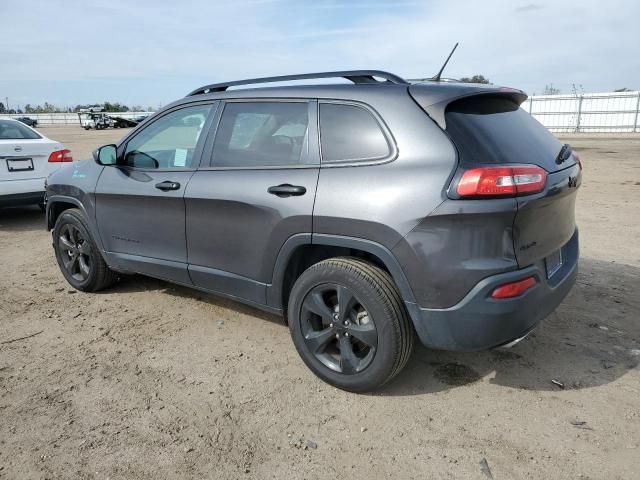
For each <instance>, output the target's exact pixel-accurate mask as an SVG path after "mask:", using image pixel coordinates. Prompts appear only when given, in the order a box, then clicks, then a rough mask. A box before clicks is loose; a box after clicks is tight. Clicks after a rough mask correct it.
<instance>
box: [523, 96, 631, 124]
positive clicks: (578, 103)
mask: <svg viewBox="0 0 640 480" xmlns="http://www.w3.org/2000/svg"><path fill="white" fill-rule="evenodd" d="M522 108H523V109H525V110H526V111H527V112H529V113H530V114H531V115H532V116H533V117H534V118H535V119H536V120H538V121H539V122H540V123H542V124H543V125H544V126H545V127H547V128H548V129H549V130H551V131H552V132H557V133H572V132H575V133H577V132H583V133H606V132H610V133H637V132H640V124H639V123H638V122H639V121H640V118H639V115H638V113H639V111H640V92H636V91H634V92H609V93H584V94H579V95H536V96H532V97H529V98H528V99H527V100H526V101H525V102H524V103H523V104H522Z"/></svg>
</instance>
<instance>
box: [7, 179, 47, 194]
mask: <svg viewBox="0 0 640 480" xmlns="http://www.w3.org/2000/svg"><path fill="white" fill-rule="evenodd" d="M45 179H46V178H45V177H40V178H21V179H17V180H0V198H3V197H6V196H10V195H13V194H19V193H24V194H27V193H32V192H40V193H44V181H45Z"/></svg>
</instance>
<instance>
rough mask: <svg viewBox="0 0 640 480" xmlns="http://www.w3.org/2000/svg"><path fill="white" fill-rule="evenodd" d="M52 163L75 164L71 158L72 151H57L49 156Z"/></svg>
mask: <svg viewBox="0 0 640 480" xmlns="http://www.w3.org/2000/svg"><path fill="white" fill-rule="evenodd" d="M49 162H50V163H59V162H73V157H72V156H71V150H67V149H66V148H65V149H64V150H55V151H53V152H51V155H49Z"/></svg>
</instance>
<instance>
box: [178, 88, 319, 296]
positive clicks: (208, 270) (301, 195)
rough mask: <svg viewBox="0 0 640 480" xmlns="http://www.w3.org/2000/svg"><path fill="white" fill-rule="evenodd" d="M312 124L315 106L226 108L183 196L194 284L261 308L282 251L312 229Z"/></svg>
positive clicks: (315, 162)
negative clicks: (287, 241)
mask: <svg viewBox="0 0 640 480" xmlns="http://www.w3.org/2000/svg"><path fill="white" fill-rule="evenodd" d="M316 118H317V116H316V103H315V102H308V101H295V100H291V101H289V100H287V101H256V100H253V101H227V102H226V103H225V105H224V108H223V109H222V111H221V112H219V113H218V115H217V119H216V121H217V124H218V127H217V129H216V134H215V138H210V139H209V141H208V142H207V143H208V145H207V148H206V151H207V154H206V157H209V158H206V157H205V158H203V161H202V167H201V168H200V169H199V170H198V171H197V172H196V173H195V174H194V176H193V178H192V180H191V182H190V183H189V186H188V187H187V191H186V193H185V202H186V209H187V246H188V262H189V273H190V275H191V279H192V280H193V282H194V284H196V285H197V286H200V287H203V288H206V289H208V290H213V291H216V292H219V293H223V294H226V295H230V296H234V297H240V298H243V299H244V300H248V301H251V302H255V303H259V304H265V303H266V286H267V284H269V283H271V277H272V273H273V267H274V264H275V260H276V257H277V255H278V252H279V251H280V248H281V247H282V245H283V244H284V242H285V241H286V240H287V239H288V238H289V237H291V236H292V235H295V234H298V233H308V234H310V233H311V230H312V224H311V221H312V214H313V202H314V198H315V193H316V186H317V183H318V171H319V170H318V169H319V155H318V148H317V140H316V139H317V121H316V120H315V119H316ZM206 165H208V166H207V167H205V166H206Z"/></svg>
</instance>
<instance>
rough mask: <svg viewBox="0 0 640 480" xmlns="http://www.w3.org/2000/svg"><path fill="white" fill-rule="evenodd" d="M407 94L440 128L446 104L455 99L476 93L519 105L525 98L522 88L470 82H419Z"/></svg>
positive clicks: (443, 120)
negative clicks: (507, 100)
mask: <svg viewBox="0 0 640 480" xmlns="http://www.w3.org/2000/svg"><path fill="white" fill-rule="evenodd" d="M409 94H410V95H411V96H412V97H413V99H414V100H415V101H416V102H417V103H418V105H420V107H422V109H423V110H424V111H425V112H427V114H428V115H429V116H430V117H431V118H432V119H433V121H435V122H436V123H437V124H438V125H439V126H440V128H442V129H443V130H445V129H446V127H447V125H446V120H445V112H446V110H447V106H448V105H449V104H450V103H452V102H455V101H458V100H461V99H463V98H467V97H475V96H478V95H491V96H496V97H503V98H508V99H510V100H512V101H513V102H515V103H517V104H518V105H521V104H522V102H524V101H525V100H526V99H527V94H526V93H524V92H523V91H522V90H518V89H515V88H508V87H490V86H482V87H480V86H478V85H470V84H460V83H457V84H444V85H443V84H440V86H439V87H438V88H433V86H432V85H428V84H426V85H425V84H419V85H411V86H410V87H409Z"/></svg>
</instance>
